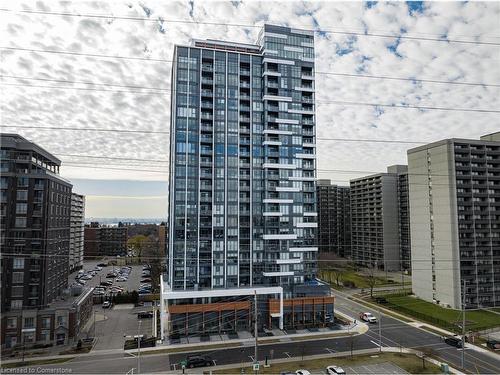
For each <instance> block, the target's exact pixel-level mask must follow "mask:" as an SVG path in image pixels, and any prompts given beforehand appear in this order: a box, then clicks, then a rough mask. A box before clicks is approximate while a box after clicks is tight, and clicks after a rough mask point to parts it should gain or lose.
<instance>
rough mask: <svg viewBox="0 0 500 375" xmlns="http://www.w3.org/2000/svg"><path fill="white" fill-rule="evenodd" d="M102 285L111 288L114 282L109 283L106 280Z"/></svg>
mask: <svg viewBox="0 0 500 375" xmlns="http://www.w3.org/2000/svg"><path fill="white" fill-rule="evenodd" d="M101 285H105V286H111V285H113V282H112V281H109V280H105V281H101Z"/></svg>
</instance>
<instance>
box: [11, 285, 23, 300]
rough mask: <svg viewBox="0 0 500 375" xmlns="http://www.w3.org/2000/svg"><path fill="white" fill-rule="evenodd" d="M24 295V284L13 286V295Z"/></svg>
mask: <svg viewBox="0 0 500 375" xmlns="http://www.w3.org/2000/svg"><path fill="white" fill-rule="evenodd" d="M22 296H23V286H19V285H16V286H13V287H12V293H11V297H21V298H22Z"/></svg>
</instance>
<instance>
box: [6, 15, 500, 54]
mask: <svg viewBox="0 0 500 375" xmlns="http://www.w3.org/2000/svg"><path fill="white" fill-rule="evenodd" d="M0 11H2V12H10V13H26V14H39V15H50V16H62V17H80V18H96V19H104V20H110V19H113V20H128V21H146V22H154V23H158V22H161V23H167V24H168V23H176V24H197V25H209V26H224V27H239V28H242V27H243V28H253V29H254V28H259V29H261V28H262V25H256V24H244V23H228V22H216V21H199V20H181V19H173V18H164V17H159V18H157V19H156V18H149V17H138V16H118V15H114V14H109V15H106V14H86V13H71V12H54V11H39V10H28V9H7V8H0ZM290 27H292V28H297V29H300V28H301V27H296V26H293V25H291V26H290ZM312 31H314V32H315V33H317V34H318V33H319V34H321V35H324V34H338V35H350V36H361V37H375V38H390V39H403V40H405V39H407V40H420V41H428V42H445V43H459V44H475V45H487V46H500V43H496V42H486V41H480V40H463V39H449V38H430V37H416V36H411V35H404V34H392V35H391V34H381V33H371V32H366V31H365V32H354V31H338V30H333V29H322V28H313V29H312Z"/></svg>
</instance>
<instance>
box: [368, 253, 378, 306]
mask: <svg viewBox="0 0 500 375" xmlns="http://www.w3.org/2000/svg"><path fill="white" fill-rule="evenodd" d="M376 270H377V263H376V262H375V263H371V264H370V266H369V267H368V268H367V269H366V271H365V277H366V283H367V284H368V287H369V288H370V297H371V298H373V288H374V287H375V284H376V283H377V277H376V276H375V275H376Z"/></svg>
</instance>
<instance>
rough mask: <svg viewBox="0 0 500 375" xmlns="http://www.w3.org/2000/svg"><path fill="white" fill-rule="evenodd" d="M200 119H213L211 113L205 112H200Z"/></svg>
mask: <svg viewBox="0 0 500 375" xmlns="http://www.w3.org/2000/svg"><path fill="white" fill-rule="evenodd" d="M200 117H201V119H202V120H212V119H213V115H212V114H211V113H207V112H202V113H201V115H200Z"/></svg>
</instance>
